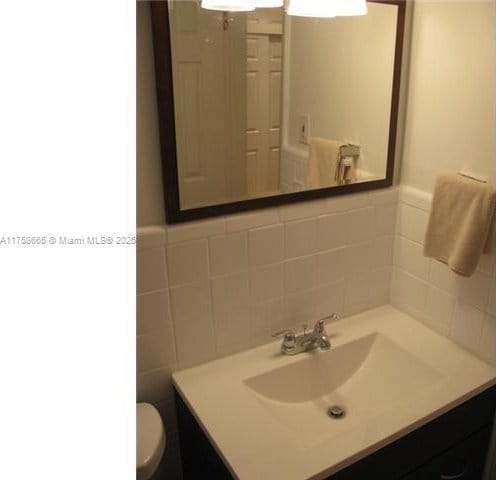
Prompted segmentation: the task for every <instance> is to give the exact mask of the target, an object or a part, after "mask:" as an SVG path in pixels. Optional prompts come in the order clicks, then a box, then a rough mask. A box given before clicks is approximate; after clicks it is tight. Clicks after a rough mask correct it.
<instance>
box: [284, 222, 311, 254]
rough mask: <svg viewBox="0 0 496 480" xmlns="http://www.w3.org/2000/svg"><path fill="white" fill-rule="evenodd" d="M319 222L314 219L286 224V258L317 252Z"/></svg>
mask: <svg viewBox="0 0 496 480" xmlns="http://www.w3.org/2000/svg"><path fill="white" fill-rule="evenodd" d="M316 236H317V220H316V219H314V218H311V219H307V220H299V221H297V222H290V223H286V225H285V226H284V244H285V256H286V258H293V257H301V256H304V255H309V254H312V253H314V252H315V249H316Z"/></svg>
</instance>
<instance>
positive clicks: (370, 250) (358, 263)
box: [345, 242, 374, 275]
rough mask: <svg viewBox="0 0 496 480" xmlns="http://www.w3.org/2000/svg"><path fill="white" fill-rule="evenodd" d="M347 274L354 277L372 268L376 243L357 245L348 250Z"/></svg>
mask: <svg viewBox="0 0 496 480" xmlns="http://www.w3.org/2000/svg"><path fill="white" fill-rule="evenodd" d="M345 254H346V272H347V275H354V274H355V273H360V272H363V271H366V270H369V269H370V268H372V262H373V255H374V242H366V243H355V244H353V245H350V246H349V247H347V248H346V253H345Z"/></svg>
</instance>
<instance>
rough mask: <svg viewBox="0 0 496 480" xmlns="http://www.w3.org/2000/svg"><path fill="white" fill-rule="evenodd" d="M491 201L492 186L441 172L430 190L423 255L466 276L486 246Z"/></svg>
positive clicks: (489, 227) (489, 240)
mask: <svg viewBox="0 0 496 480" xmlns="http://www.w3.org/2000/svg"><path fill="white" fill-rule="evenodd" d="M495 202H496V195H495V191H494V187H493V186H492V185H490V184H487V183H482V182H478V181H477V180H472V179H470V178H467V177H464V176H462V175H459V174H456V173H451V172H443V173H441V174H440V175H439V176H438V178H437V180H436V186H435V189H434V196H433V199H432V208H431V213H430V218H429V224H428V226H427V232H426V236H425V246H424V256H426V257H431V258H435V259H437V260H440V261H441V262H444V263H447V264H448V266H449V267H450V268H451V270H453V271H454V272H456V273H458V274H460V275H463V276H465V277H470V276H471V275H472V274H473V273H474V272H475V269H476V268H477V264H478V262H479V258H480V256H481V254H482V253H487V251H488V250H489V248H490V244H491V234H490V233H491V227H492V220H493V215H494V208H495Z"/></svg>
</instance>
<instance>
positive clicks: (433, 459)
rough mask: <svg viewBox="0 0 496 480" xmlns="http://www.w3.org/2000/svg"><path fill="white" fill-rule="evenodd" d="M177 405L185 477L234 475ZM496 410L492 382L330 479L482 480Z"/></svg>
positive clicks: (182, 406) (187, 412)
mask: <svg viewBox="0 0 496 480" xmlns="http://www.w3.org/2000/svg"><path fill="white" fill-rule="evenodd" d="M176 410H177V419H178V426H179V438H180V444H181V457H182V463H183V473H184V478H185V480H192V479H195V480H196V479H199V478H208V479H226V480H227V479H233V478H236V477H233V475H232V474H231V473H230V471H229V470H228V468H227V467H226V466H225V464H224V462H223V460H222V459H221V457H220V456H219V455H218V453H217V451H216V450H215V448H214V447H213V446H212V444H211V443H210V441H209V440H208V438H207V436H206V435H205V433H204V432H203V430H202V428H201V427H200V426H199V424H198V422H197V421H196V419H195V418H194V416H193V415H192V413H191V412H190V410H189V409H188V407H187V405H186V404H185V403H184V401H183V399H182V398H181V396H180V395H179V394H178V393H177V392H176ZM495 412H496V386H493V387H491V388H489V389H487V390H485V391H484V392H482V393H480V394H478V395H477V396H475V397H473V398H471V399H469V400H467V401H466V402H464V403H462V404H461V405H459V406H457V407H455V408H453V409H451V410H449V411H448V412H447V413H445V414H444V415H441V416H440V417H438V418H435V419H433V420H431V421H430V422H428V423H427V424H425V425H424V426H422V427H420V428H417V429H416V430H414V431H412V432H411V433H409V434H407V435H405V436H402V437H400V438H398V439H397V440H396V441H394V442H393V443H391V444H389V445H387V446H385V447H383V448H381V449H380V450H378V451H377V452H375V453H373V454H371V455H369V456H367V457H365V458H363V459H361V460H359V461H357V462H356V463H353V464H352V465H350V466H348V467H346V468H344V469H343V470H341V471H339V472H337V473H335V474H334V475H331V476H330V477H328V479H329V480H355V479H356V480H364V479H373V480H376V479H377V480H379V479H380V480H400V479H401V480H458V479H460V480H482V478H483V472H484V465H485V462H486V456H487V451H488V448H489V442H490V438H491V431H492V428H493V421H494V416H495ZM239 434H240V435H243V432H239ZM295 461H297V460H296V459H295ZM253 480H255V479H253ZM256 480H259V479H256ZM272 480H278V479H272ZM302 480H303V479H302Z"/></svg>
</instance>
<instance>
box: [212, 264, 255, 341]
mask: <svg viewBox="0 0 496 480" xmlns="http://www.w3.org/2000/svg"><path fill="white" fill-rule="evenodd" d="M249 297H250V288H249V278H248V272H241V273H235V274H232V275H227V276H224V277H217V278H214V279H213V280H212V302H213V312H214V321H215V335H216V340H217V346H218V347H221V346H225V345H229V344H232V343H237V342H244V341H247V340H248V338H249V336H250V310H249Z"/></svg>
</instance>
